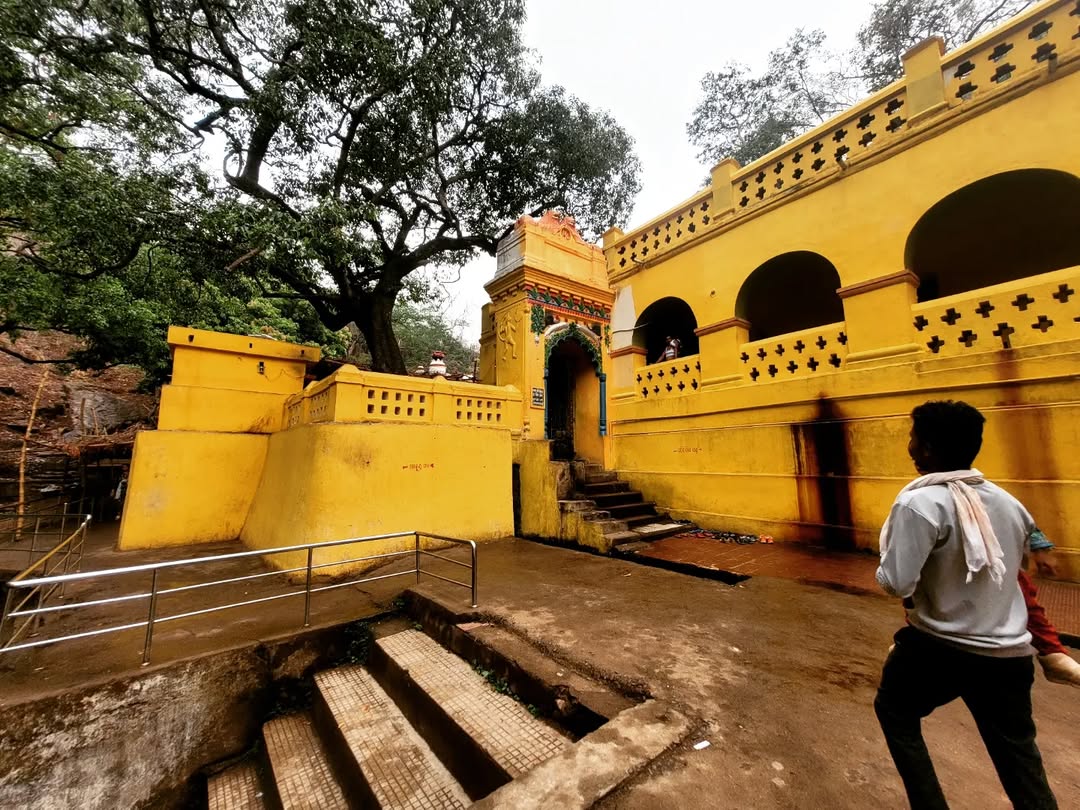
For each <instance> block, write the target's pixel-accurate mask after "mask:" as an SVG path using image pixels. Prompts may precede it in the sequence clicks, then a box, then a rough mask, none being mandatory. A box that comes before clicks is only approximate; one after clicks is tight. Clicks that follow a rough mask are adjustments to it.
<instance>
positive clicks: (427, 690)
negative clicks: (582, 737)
mask: <svg viewBox="0 0 1080 810" xmlns="http://www.w3.org/2000/svg"><path fill="white" fill-rule="evenodd" d="M370 666H371V667H372V668H373V670H374V671H375V673H376V675H377V676H378V677H379V680H380V683H381V684H382V685H383V687H384V688H385V689H386V690H387V692H388V693H389V694H390V695H391V697H392V698H393V699H394V701H395V702H396V703H397V704H398V705H399V706H400V707H401V708H402V710H403V711H404V712H405V715H406V717H408V719H409V721H410V722H411V723H412V725H413V726H414V727H415V728H416V729H417V730H418V731H420V733H421V734H423V735H424V737H425V739H426V740H427V741H428V743H429V744H430V745H431V747H432V748H433V749H434V751H435V752H436V753H437V754H438V755H439V758H440V759H441V760H442V761H443V762H444V763H446V765H447V767H449V769H450V771H451V772H452V773H453V774H454V776H456V777H457V779H458V781H459V782H461V784H462V786H463V787H464V788H465V790H466V791H467V792H468V793H469V795H470V796H472V797H473V798H474V799H475V798H480V797H481V796H485V795H487V794H488V793H490V792H491V791H492V790H495V789H497V788H498V787H501V786H502V785H503V784H506V783H507V782H509V781H510V780H512V779H515V778H517V777H518V776H520V775H521V774H523V773H526V772H527V771H529V770H530V769H532V768H534V767H536V766H537V765H539V764H540V763H542V762H544V761H545V760H547V759H549V758H550V757H552V756H555V755H556V754H558V753H559V752H561V751H562V750H563V749H564V748H565V747H566V746H568V745H569V744H570V741H569V740H568V739H567V738H566V737H564V736H563V735H562V734H560V733H559V732H557V731H556V730H555V729H553V728H552V727H551V726H549V725H547V724H546V723H544V722H542V721H540V720H538V719H537V718H535V717H533V716H532V715H531V714H530V713H529V711H528V710H527V709H526V708H525V707H524V706H522V705H521V704H520V703H518V702H517V701H516V700H514V699H513V698H512V697H510V696H509V695H504V694H500V693H499V692H497V691H495V689H494V688H492V686H491V685H490V684H488V682H487V681H486V680H485V679H484V678H483V677H482V676H480V675H479V674H478V673H477V672H475V671H474V670H473V668H472V667H471V666H469V664H467V663H466V662H465V661H464V660H463V659H461V658H458V657H457V656H456V655H454V654H453V653H451V652H449V651H448V650H446V649H444V648H443V647H441V646H440V645H439V644H438V643H437V642H436V641H435V640H434V639H432V638H430V637H429V636H427V635H425V634H424V633H422V632H420V631H418V630H405V631H403V632H400V633H395V634H394V635H391V636H386V637H385V638H381V639H378V640H377V641H376V643H375V646H374V648H373V650H372V661H371V664H370Z"/></svg>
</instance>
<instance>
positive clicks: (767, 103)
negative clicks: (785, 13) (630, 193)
mask: <svg viewBox="0 0 1080 810" xmlns="http://www.w3.org/2000/svg"><path fill="white" fill-rule="evenodd" d="M1030 4H1031V3H1030V2H1026V1H1025V0H1005V1H1004V2H1002V0H882V1H881V2H878V3H875V4H874V5H873V6H872V7H871V11H870V17H869V19H868V20H867V21H866V22H865V23H864V24H863V26H862V27H861V28H860V29H859V33H858V47H857V48H856V49H855V50H853V51H851V52H849V53H836V52H833V51H831V50H829V49H828V47H827V46H826V42H825V34H824V33H823V32H822V31H818V30H812V31H807V30H803V29H799V30H796V31H795V32H794V33H793V34H792V35H791V36H790V37H789V38H788V40H787V42H785V43H784V44H783V45H782V46H781V47H779V48H777V49H776V50H774V51H772V52H771V53H770V54H769V58H768V63H767V65H766V67H765V70H764V71H762V72H761V73H754V72H753V71H752V70H751V69H750V68H749V67H747V66H746V65H743V64H740V63H737V62H731V63H728V64H727V65H724V66H722V67H721V68H720V69H718V70H716V71H711V72H709V73H707V74H705V76H704V77H703V78H702V80H701V89H702V98H701V101H700V102H699V103H698V106H697V107H696V108H695V110H694V115H693V118H692V119H691V121H690V123H689V124H688V125H687V133H688V135H689V137H690V141H691V143H693V144H694V146H696V147H697V148H698V158H699V159H700V160H701V161H702V162H703V163H706V164H708V165H714V164H716V163H718V162H719V161H721V160H723V159H724V158H727V157H733V158H735V159H736V160H738V161H739V163H741V164H742V165H744V166H745V165H746V164H748V163H752V162H753V161H754V160H756V159H757V158H759V157H761V156H763V155H765V154H768V153H769V152H771V151H772V150H774V149H776V148H778V147H779V146H781V145H782V144H783V143H785V142H786V141H788V140H791V139H792V138H794V137H796V136H798V135H800V134H802V133H803V132H806V131H807V130H809V129H812V128H813V127H815V126H817V125H818V124H821V123H823V122H824V121H826V120H827V119H829V118H831V117H832V116H833V115H836V114H837V113H839V112H841V111H843V110H844V109H846V108H847V107H849V106H851V105H852V104H854V103H855V102H856V101H857V100H858V99H859V98H861V97H862V96H864V95H866V94H867V93H870V92H873V91H875V90H879V89H881V88H882V87H885V86H886V85H888V84H889V83H890V82H892V81H895V80H896V79H897V78H899V77H900V76H901V75H902V72H903V71H902V66H901V63H900V57H901V56H902V55H903V54H904V53H905V52H906V51H908V50H909V49H910V48H911V47H913V46H914V45H916V44H918V43H919V42H921V41H922V40H924V39H926V38H927V37H929V36H933V35H940V36H942V37H943V38H944V39H945V42H946V46H947V47H949V48H953V47H956V46H957V45H961V44H963V43H964V42H966V41H968V40H970V39H973V38H974V37H976V36H978V35H980V34H982V33H984V32H985V31H987V30H988V29H990V28H992V27H994V26H995V25H998V24H999V23H1001V22H1002V21H1003V20H1005V19H1008V18H1009V17H1011V16H1013V15H1014V14H1017V13H1018V12H1019V11H1021V10H1022V9H1024V8H1025V7H1027V6H1028V5H1030Z"/></svg>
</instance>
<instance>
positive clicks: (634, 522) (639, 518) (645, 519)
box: [622, 509, 664, 530]
mask: <svg viewBox="0 0 1080 810" xmlns="http://www.w3.org/2000/svg"><path fill="white" fill-rule="evenodd" d="M662 517H663V516H662V515H658V514H656V510H655V509H654V510H652V513H651V514H642V515H632V516H630V517H624V518H622V520H623V522H624V523H626V527H627V528H628V529H631V530H633V529H636V528H637V527H639V526H647V525H649V524H650V523H661V522H664V521H663V520H662V519H661V518H662Z"/></svg>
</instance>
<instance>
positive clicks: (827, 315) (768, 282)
mask: <svg viewBox="0 0 1080 810" xmlns="http://www.w3.org/2000/svg"><path fill="white" fill-rule="evenodd" d="M838 289H840V274H839V273H837V272H836V268H835V267H833V264H832V262H830V261H829V260H828V259H826V258H825V257H824V256H822V255H820V254H818V253H812V252H810V251H808V250H796V251H792V252H791V253H784V254H781V255H780V256H776V257H774V258H772V259H769V260H768V261H767V262H765V264H763V265H761V266H760V267H758V268H757V269H756V270H755V271H754V272H753V273H751V274H750V275H749V276H747V278H746V281H744V282H743V285H742V287H741V288H740V289H739V295H738V296H737V297H736V299H735V316H736V317H738V318H742V319H743V320H745V321H749V322H750V340H751V341H754V340H765V339H767V338H771V337H776V336H777V335H786V334H788V333H789V332H801V331H802V330H803V329H813V328H814V327H815V326H824V325H825V324H829V323H837V322H839V321H842V320H844V304H843V302H842V301H841V300H840V297H839V296H838V295H837V294H836V291H837V290H838Z"/></svg>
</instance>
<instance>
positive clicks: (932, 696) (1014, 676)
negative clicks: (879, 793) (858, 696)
mask: <svg viewBox="0 0 1080 810" xmlns="http://www.w3.org/2000/svg"><path fill="white" fill-rule="evenodd" d="M1034 678H1035V665H1034V662H1033V661H1032V659H1031V657H1030V656H1024V657H1021V658H993V657H990V656H986V655H976V654H974V653H969V652H964V651H962V650H958V649H956V648H955V647H951V646H949V645H947V644H944V643H943V642H941V641H939V640H937V639H935V638H934V637H933V636H931V635H929V634H927V633H923V632H922V631H921V630H917V629H915V628H914V627H904V628H902V629H901V630H900V631H899V632H897V634H896V647H895V649H893V651H892V652H891V653H889V657H888V659H887V660H886V661H885V668H884V670H883V671H882V673H881V686H879V687H878V693H877V698H876V699H875V700H874V710H875V711H876V712H877V716H878V720H879V721H880V722H881V730H882V731H884V732H885V741H886V742H887V743H888V745H889V752H890V753H891V754H892V757H893V762H895V763H896V769H897V770H898V771H899V772H900V778H901V779H903V780H904V788H905V789H906V790H907V795H908V801H910V802H911V806H912V808H914V810H939V809H940V808H948V806H949V805H948V803H947V802H946V801H945V794H944V793H942V791H941V785H940V784H939V783H938V778H937V774H936V773H935V772H934V763H933V762H931V761H930V752H929V751H927V750H926V742H925V741H924V740H923V735H922V719H923V718H924V717H926V716H927V715H929V714H930V713H931V712H932V711H934V709H936V708H937V707H938V706H944V705H945V704H946V703H951V702H952V701H953V700H955V699H956V698H961V699H962V700H963V701H964V703H965V704H967V707H968V710H969V711H970V712H971V716H972V717H974V718H975V723H976V725H977V726H978V727H979V733H980V734H981V735H982V738H983V742H984V743H985V744H986V750H987V751H988V752H989V753H990V758H991V759H992V760H993V762H994V767H995V768H996V769H997V772H998V777H999V778H1000V779H1001V784H1002V786H1003V787H1004V788H1005V792H1006V793H1007V794H1008V795H1009V798H1010V799H1011V800H1012V803H1013V807H1016V808H1021V809H1022V810H1054V808H1056V807H1057V802H1056V801H1055V800H1054V794H1053V793H1051V791H1050V785H1049V784H1048V783H1047V781H1046V771H1044V770H1043V763H1042V756H1041V755H1040V754H1039V749H1038V746H1036V745H1035V722H1034V721H1033V720H1032V719H1031V684H1032V682H1033V680H1034Z"/></svg>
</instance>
